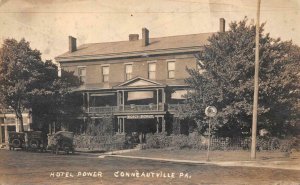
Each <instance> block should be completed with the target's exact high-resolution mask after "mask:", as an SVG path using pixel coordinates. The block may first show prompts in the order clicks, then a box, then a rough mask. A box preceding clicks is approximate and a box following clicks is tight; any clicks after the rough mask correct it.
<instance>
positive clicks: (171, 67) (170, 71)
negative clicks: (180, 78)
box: [168, 61, 175, 78]
mask: <svg viewBox="0 0 300 185" xmlns="http://www.w3.org/2000/svg"><path fill="white" fill-rule="evenodd" d="M168 78H175V61H169V62H168Z"/></svg>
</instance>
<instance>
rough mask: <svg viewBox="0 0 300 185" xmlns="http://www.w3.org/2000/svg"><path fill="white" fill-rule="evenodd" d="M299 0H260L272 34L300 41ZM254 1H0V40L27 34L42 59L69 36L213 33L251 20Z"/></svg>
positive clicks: (102, 38) (86, 39)
mask: <svg viewBox="0 0 300 185" xmlns="http://www.w3.org/2000/svg"><path fill="white" fill-rule="evenodd" d="M299 11H300V0H262V4H261V21H262V22H267V25H266V31H267V32H270V33H271V36H273V37H281V38H282V39H283V40H290V39H292V40H293V41H294V43H296V44H298V45H300V34H299V33H300V24H299V20H300V14H299ZM255 15H256V0H148V1H142V0H0V42H2V41H3V39H5V38H15V39H18V40H19V39H21V38H23V37H24V38H25V39H26V40H27V41H29V42H30V43H31V46H32V48H36V49H38V50H40V51H41V52H42V57H43V59H52V60H53V59H54V57H55V56H57V55H60V54H62V53H64V52H66V51H67V50H68V36H69V35H72V36H74V37H76V38H77V43H78V45H80V44H84V43H91V42H92V43H95V42H110V41H120V40H127V39H128V35H129V34H130V33H138V34H141V29H142V27H147V28H148V29H149V30H150V37H162V36H172V35H184V34H194V33H204V32H216V31H218V29H219V18H221V17H223V18H225V19H226V28H228V23H229V22H231V21H235V20H237V21H238V20H241V19H243V18H244V17H245V16H247V17H248V19H249V20H254V19H255Z"/></svg>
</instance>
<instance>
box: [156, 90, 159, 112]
mask: <svg viewBox="0 0 300 185" xmlns="http://www.w3.org/2000/svg"><path fill="white" fill-rule="evenodd" d="M158 95H159V92H158V89H156V109H157V111H158V110H159V107H158V103H159V98H158Z"/></svg>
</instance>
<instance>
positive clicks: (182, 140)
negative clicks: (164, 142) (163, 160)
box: [171, 134, 191, 149]
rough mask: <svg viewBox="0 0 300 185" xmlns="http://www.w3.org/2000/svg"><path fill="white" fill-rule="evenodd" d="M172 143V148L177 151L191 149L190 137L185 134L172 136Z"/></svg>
mask: <svg viewBox="0 0 300 185" xmlns="http://www.w3.org/2000/svg"><path fill="white" fill-rule="evenodd" d="M171 137H172V141H171V146H172V147H174V148H176V149H182V148H191V147H190V146H189V137H188V136H186V135H183V134H180V135H171Z"/></svg>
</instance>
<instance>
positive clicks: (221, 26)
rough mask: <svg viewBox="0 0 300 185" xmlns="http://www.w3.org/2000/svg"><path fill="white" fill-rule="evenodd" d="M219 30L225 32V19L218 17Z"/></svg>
mask: <svg viewBox="0 0 300 185" xmlns="http://www.w3.org/2000/svg"><path fill="white" fill-rule="evenodd" d="M220 32H225V19H224V18H220Z"/></svg>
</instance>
